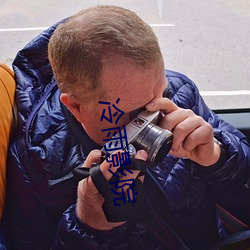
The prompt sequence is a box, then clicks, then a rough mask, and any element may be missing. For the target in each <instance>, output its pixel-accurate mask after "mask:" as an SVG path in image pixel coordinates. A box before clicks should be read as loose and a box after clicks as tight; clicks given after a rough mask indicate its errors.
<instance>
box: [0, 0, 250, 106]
mask: <svg viewBox="0 0 250 250" xmlns="http://www.w3.org/2000/svg"><path fill="white" fill-rule="evenodd" d="M97 4H112V5H118V6H122V7H126V8H128V9H131V10H133V11H134V12H136V13H137V14H138V15H139V16H140V17H141V18H142V19H143V20H145V21H146V22H147V23H149V24H150V25H151V26H152V28H153V30H154V31H155V33H156V35H157V37H158V39H159V43H160V46H161V49H162V53H163V57H164V61H165V67H166V68H168V69H171V70H174V71H179V72H181V73H183V74H186V75H187V76H188V77H189V78H191V79H192V80H193V81H194V82H195V83H196V84H197V86H198V87H199V89H200V91H201V94H202V96H203V97H204V99H205V101H206V103H207V104H208V106H209V107H210V108H212V109H226V108H250V1H249V0H192V1H184V0H99V1H97V0H84V1H80V0H71V1H66V0H57V1H55V0H36V1H31V0H22V1H20V0H0V6H1V12H0V61H1V62H3V63H6V64H7V65H9V66H11V63H12V61H13V59H14V57H15V55H16V53H17V52H18V51H19V50H20V49H22V48H23V47H24V46H25V45H26V44H27V43H28V42H29V41H30V40H32V39H33V38H34V37H35V36H37V35H38V34H39V33H40V32H42V31H43V30H44V29H46V28H47V27H49V26H51V25H52V24H54V23H55V22H57V21H59V20H61V19H63V18H65V17H67V16H70V15H72V14H74V13H76V12H77V11H79V10H81V9H83V8H87V7H90V6H94V5H97Z"/></svg>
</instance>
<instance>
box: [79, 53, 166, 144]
mask: <svg viewBox="0 0 250 250" xmlns="http://www.w3.org/2000/svg"><path fill="white" fill-rule="evenodd" d="M109 60H111V59H109ZM109 60H107V61H104V63H103V71H102V75H101V79H100V82H101V85H102V86H103V89H105V97H104V98H105V99H103V100H101V99H100V100H98V101H97V102H96V105H93V110H91V112H89V114H88V115H86V113H85V114H83V115H84V117H83V123H82V125H83V127H84V129H85V130H86V132H87V133H88V135H89V136H90V137H91V138H92V139H93V140H94V141H95V142H97V143H98V144H100V145H103V144H104V142H103V140H104V139H106V138H107V137H106V133H105V132H103V131H102V129H109V128H114V127H122V126H123V125H127V124H128V123H129V122H130V121H131V113H133V111H135V110H137V109H139V108H142V107H144V106H145V105H146V104H148V103H149V102H150V101H151V100H152V99H154V98H161V97H162V94H163V91H164V89H165V88H166V84H167V83H166V78H165V74H164V64H163V61H160V62H159V63H157V64H154V65H152V66H151V67H150V68H146V69H142V68H141V67H135V66H133V65H131V64H128V63H126V62H125V59H124V58H121V57H117V58H113V57H112V63H111V62H110V61H109ZM118 98H119V99H120V100H119V102H118V103H116V102H117V99H118ZM99 101H101V102H110V105H105V104H100V103H98V102H99ZM112 104H114V105H115V106H116V107H117V108H118V109H120V110H121V111H123V112H124V114H123V115H122V116H121V117H120V119H119V120H118V123H117V124H115V121H116V119H117V117H118V116H119V115H120V113H118V114H117V115H116V116H114V117H113V121H112V123H111V122H109V121H107V120H106V119H103V120H102V121H101V117H102V113H103V110H104V109H106V111H105V115H106V116H107V117H109V113H108V106H110V108H111V114H114V113H115V112H116V111H117V110H116V109H115V108H114V107H113V106H112Z"/></svg>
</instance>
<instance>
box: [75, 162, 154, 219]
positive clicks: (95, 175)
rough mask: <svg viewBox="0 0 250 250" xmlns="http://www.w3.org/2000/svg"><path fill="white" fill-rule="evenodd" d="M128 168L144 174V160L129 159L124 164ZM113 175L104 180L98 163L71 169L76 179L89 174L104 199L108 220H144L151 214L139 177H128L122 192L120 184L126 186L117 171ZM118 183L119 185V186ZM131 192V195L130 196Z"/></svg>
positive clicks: (121, 168)
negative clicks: (128, 162)
mask: <svg viewBox="0 0 250 250" xmlns="http://www.w3.org/2000/svg"><path fill="white" fill-rule="evenodd" d="M123 168H124V166H121V167H120V168H119V172H120V171H123ZM126 168H128V169H129V170H139V171H140V175H145V173H146V164H145V161H143V160H139V159H131V165H126ZM116 173H117V175H113V176H112V177H111V179H110V180H109V181H107V180H106V178H105V177H104V175H103V174H102V171H101V170H100V164H96V165H94V166H92V167H91V168H84V167H81V166H79V167H77V168H75V169H74V170H73V174H74V175H75V176H76V177H77V178H78V181H80V180H82V179H84V178H87V177H89V176H91V179H92V181H93V183H94V185H95V186H96V188H97V190H98V191H99V193H100V194H101V195H102V196H103V198H104V199H105V201H104V203H103V211H104V214H105V216H106V218H107V220H108V221H110V222H120V221H129V220H133V221H137V222H145V221H148V219H149V218H150V217H151V216H152V210H151V209H150V207H149V206H148V202H147V199H146V196H145V187H144V185H143V183H142V182H141V181H140V180H139V179H135V180H134V179H130V180H129V181H130V183H131V185H130V187H129V188H128V189H127V190H126V191H125V192H124V191H123V190H121V188H120V186H121V185H122V184H123V186H126V185H128V184H124V183H122V182H124V181H121V180H120V179H119V177H117V176H119V173H118V171H117V172H116ZM119 185H120V186H119ZM131 193H132V196H134V197H132V198H131Z"/></svg>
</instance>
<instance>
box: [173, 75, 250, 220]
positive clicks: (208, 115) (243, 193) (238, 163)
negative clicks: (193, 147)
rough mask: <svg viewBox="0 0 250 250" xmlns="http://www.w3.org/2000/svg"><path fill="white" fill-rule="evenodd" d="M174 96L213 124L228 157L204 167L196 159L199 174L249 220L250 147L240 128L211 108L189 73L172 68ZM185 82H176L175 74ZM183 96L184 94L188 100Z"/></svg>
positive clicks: (222, 200)
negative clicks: (181, 72) (220, 117)
mask: <svg viewBox="0 0 250 250" xmlns="http://www.w3.org/2000/svg"><path fill="white" fill-rule="evenodd" d="M169 75H170V81H174V82H175V84H174V85H173V84H172V85H171V87H172V100H173V101H174V102H175V103H177V105H179V106H180V107H183V108H190V109H192V110H193V111H194V112H195V113H196V114H197V115H200V116H202V117H203V118H204V119H205V120H206V121H207V122H208V123H210V124H211V126H212V127H213V128H214V137H215V138H216V139H217V140H219V142H221V143H222V147H223V149H224V150H225V158H224V160H223V161H222V162H220V164H215V165H214V166H211V167H209V168H203V167H201V166H199V165H197V164H195V163H193V166H194V170H195V171H196V173H197V175H198V176H199V177H200V178H201V179H203V180H204V182H205V183H206V184H207V185H208V187H209V188H210V189H212V190H213V191H214V195H215V197H216V201H217V202H218V203H219V204H221V205H222V206H224V207H225V208H227V209H228V210H229V211H231V212H232V213H233V214H234V215H236V216H238V218H241V219H243V220H244V221H245V222H247V223H250V215H249V212H248V211H249V209H250V199H249V197H250V189H249V183H250V180H249V174H250V147H249V144H248V142H247V138H246V136H245V135H244V134H242V133H241V132H240V131H238V130H237V129H235V128H234V127H233V126H231V125H230V124H228V123H227V122H225V121H223V120H221V119H219V117H218V116H217V115H216V114H215V113H214V112H213V111H211V110H210V109H209V108H208V107H207V106H206V104H205V103H204V101H203V99H202V97H201V96H200V94H199V91H198V89H197V87H196V85H195V84H194V83H193V82H192V81H190V80H189V79H188V78H187V77H186V76H183V75H181V74H178V73H172V72H170V74H169ZM177 76H178V77H179V78H180V79H181V80H182V84H176V81H177V82H178V81H180V79H178V80H177V78H176V77H177ZM182 96H185V101H184V99H183V97H182Z"/></svg>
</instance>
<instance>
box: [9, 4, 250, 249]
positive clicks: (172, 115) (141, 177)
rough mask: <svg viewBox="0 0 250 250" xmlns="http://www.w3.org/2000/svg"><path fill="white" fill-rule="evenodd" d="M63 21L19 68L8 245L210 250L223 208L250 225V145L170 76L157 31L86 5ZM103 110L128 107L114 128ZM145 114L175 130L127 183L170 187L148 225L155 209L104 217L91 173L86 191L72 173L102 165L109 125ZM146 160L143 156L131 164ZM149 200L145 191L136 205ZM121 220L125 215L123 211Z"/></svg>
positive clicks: (191, 88) (103, 169)
mask: <svg viewBox="0 0 250 250" xmlns="http://www.w3.org/2000/svg"><path fill="white" fill-rule="evenodd" d="M56 26H57V25H56ZM56 26H55V27H52V28H50V29H49V30H48V31H46V32H44V34H43V35H41V36H39V37H38V38H37V39H35V40H33V41H32V42H31V43H30V44H29V45H27V46H26V48H25V49H24V50H23V51H22V52H21V53H19V54H18V55H17V58H16V59H15V61H14V70H15V73H16V77H17V106H18V111H19V119H20V125H19V130H18V134H17V137H16V139H15V140H14V141H13V143H12V145H11V148H10V156H9V175H8V183H9V195H8V198H9V203H8V204H9V206H8V209H7V211H8V215H9V216H8V217H7V219H6V221H8V227H9V232H11V233H9V234H8V236H9V239H12V242H11V243H12V244H11V246H12V247H13V248H14V249H49V248H52V249H181V248H183V249H184V248H185V247H184V244H186V245H187V246H188V247H190V248H191V249H206V248H210V247H211V246H212V245H214V244H215V243H216V242H218V241H219V240H220V239H221V238H222V237H223V236H224V234H223V229H222V227H221V226H220V225H219V221H218V219H216V218H217V216H216V209H215V205H216V203H217V202H218V203H220V204H222V205H224V206H227V208H228V209H231V210H232V212H234V213H235V214H236V215H241V216H242V217H244V219H245V220H248V222H249V215H248V213H247V212H246V210H245V211H244V208H243V206H241V204H239V203H238V204H235V201H236V199H237V196H238V194H239V192H241V191H242V190H245V189H246V187H245V184H246V183H247V181H248V178H249V170H248V169H249V166H250V165H249V163H250V148H249V145H248V144H247V142H246V138H245V137H244V135H243V134H241V133H240V132H239V131H237V130H236V129H234V128H233V127H231V126H230V125H229V124H227V123H225V122H223V121H221V120H219V118H218V117H217V116H216V115H215V114H214V113H213V112H212V111H210V110H209V109H208V108H207V107H206V105H205V104H204V102H203V100H202V98H201V96H200V95H199V93H198V90H197V88H196V86H195V85H194V84H193V83H192V82H191V81H190V80H189V79H188V78H187V77H185V76H183V75H181V74H178V73H175V72H170V71H166V72H165V71H164V63H163V59H162V55H161V52H160V48H159V45H158V42H157V38H156V37H155V35H154V33H153V32H152V30H151V28H150V27H149V26H148V25H147V24H145V23H144V22H143V21H142V20H141V19H140V18H139V17H138V16H136V15H135V14H134V13H132V12H131V11H129V10H126V9H123V8H119V7H114V6H98V7H94V8H90V9H87V10H83V11H82V12H80V13H78V14H76V15H75V16H73V17H71V18H69V19H68V20H66V21H64V22H63V23H62V24H60V25H59V26H58V28H56ZM55 28H56V30H55V32H54V29H55ZM52 34H53V35H52ZM48 41H49V44H48ZM47 46H48V51H49V60H50V63H51V65H52V68H53V72H54V76H55V78H54V77H53V74H52V72H51V68H50V64H49V62H48V55H47V53H46V48H47ZM165 74H166V75H167V77H165ZM55 79H56V82H57V84H58V87H59V89H60V91H59V90H58V87H57V84H56V82H55ZM27 89H29V90H30V91H29V92H27ZM163 96H164V97H163ZM59 99H60V100H61V104H60V101H59ZM99 102H100V103H99ZM103 103H104V104H103ZM107 103H109V104H111V105H112V104H115V105H116V107H117V108H119V110H120V111H122V112H123V113H122V114H123V115H122V116H120V119H119V120H117V124H116V123H114V122H110V121H109V120H108V119H101V118H102V116H103V110H104V105H105V104H107ZM65 107H66V108H65ZM143 107H144V108H145V109H146V110H147V111H148V112H152V111H157V110H161V112H162V114H163V117H162V119H161V121H160V123H159V126H160V127H162V128H164V129H166V130H169V131H172V133H173V144H172V148H171V150H170V152H169V154H168V155H166V157H165V158H164V160H163V161H162V162H161V163H160V164H159V165H158V166H156V167H154V168H152V169H151V170H147V171H146V173H145V171H144V172H143V173H142V172H140V170H133V171H131V172H129V173H127V175H126V178H127V179H134V180H135V181H137V183H139V184H138V185H140V184H142V183H143V186H145V189H146V192H150V190H151V189H153V188H155V186H157V188H156V189H155V190H156V192H155V196H158V195H159V193H160V192H163V196H164V200H163V202H162V203H159V202H157V201H158V200H157V199H156V204H153V202H152V200H151V199H153V198H154V197H153V196H152V195H151V198H150V196H149V201H147V202H145V207H144V209H141V210H140V211H139V213H137V214H138V215H139V214H140V212H141V214H142V215H145V216H144V219H145V217H147V215H148V214H149V216H148V219H145V220H144V221H141V220H138V221H137V220H136V218H133V220H130V219H128V220H123V219H121V220H120V221H119V220H115V221H108V220H107V216H106V214H105V212H104V208H103V204H104V203H105V200H107V197H104V196H103V195H101V193H102V192H103V190H102V188H98V187H97V186H98V183H95V184H94V182H93V181H94V179H93V176H91V175H90V176H88V177H87V178H85V179H84V180H81V181H80V182H79V184H78V180H76V178H74V175H73V174H72V172H73V170H74V169H75V168H76V167H79V166H82V167H85V168H90V167H91V166H93V164H94V163H96V162H98V161H99V159H100V157H101V151H100V149H101V148H102V146H103V144H104V140H105V138H106V134H105V133H104V131H103V130H107V129H112V128H115V127H122V126H123V125H127V124H128V123H129V122H130V121H131V114H133V113H134V112H135V111H137V110H141V108H143ZM111 111H112V114H113V112H114V111H115V110H114V106H113V107H112V108H111ZM72 115H73V116H72ZM215 138H216V139H215ZM119 152H120V151H119ZM147 157H148V155H147V152H146V151H144V150H139V151H138V152H137V153H136V154H135V157H134V158H135V159H137V160H135V161H133V162H132V164H131V166H132V165H133V164H134V162H138V160H142V161H146V160H147ZM142 161H140V162H142ZM145 165H146V163H145ZM109 170H110V164H109V162H108V160H107V161H103V162H102V163H101V164H100V171H99V172H98V174H99V176H100V174H101V176H104V178H105V179H104V180H106V181H107V183H108V181H110V180H111V178H112V173H111V172H110V171H109ZM100 178H102V177H100ZM123 179H124V178H123V177H121V180H123ZM148 180H151V181H149V182H148ZM140 190H143V189H140ZM147 190H148V191H147ZM110 192H111V190H110ZM229 194H230V196H229ZM128 195H129V194H128ZM128 195H127V198H128ZM143 195H144V193H143V192H141V193H140V192H138V193H137V194H136V198H135V202H134V204H137V202H138V204H139V200H140V199H141V198H140V197H141V196H143ZM229 197H230V199H229ZM76 199H77V202H76ZM161 201H162V199H161ZM75 203H76V205H75ZM150 203H151V204H150ZM143 204H144V203H143ZM126 205H129V204H126ZM108 206H109V207H110V204H108ZM152 207H155V208H152ZM159 207H164V209H165V207H166V209H167V210H166V213H167V216H166V218H159V217H161V216H164V209H163V212H162V211H161V213H159V214H158V216H156V215H155V210H157V208H159ZM118 208H119V207H118ZM125 210H126V209H125ZM135 210H136V209H135ZM149 210H152V213H151V211H149ZM117 211H118V209H117ZM121 211H123V210H121ZM137 212H138V211H137ZM147 212H148V214H147ZM237 212H238V214H237ZM151 214H153V215H152V216H150V215H151ZM118 215H119V211H118ZM119 216H121V218H123V217H122V216H123V214H122V212H121V215H119ZM13 238H15V240H13ZM183 242H184V243H183Z"/></svg>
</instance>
